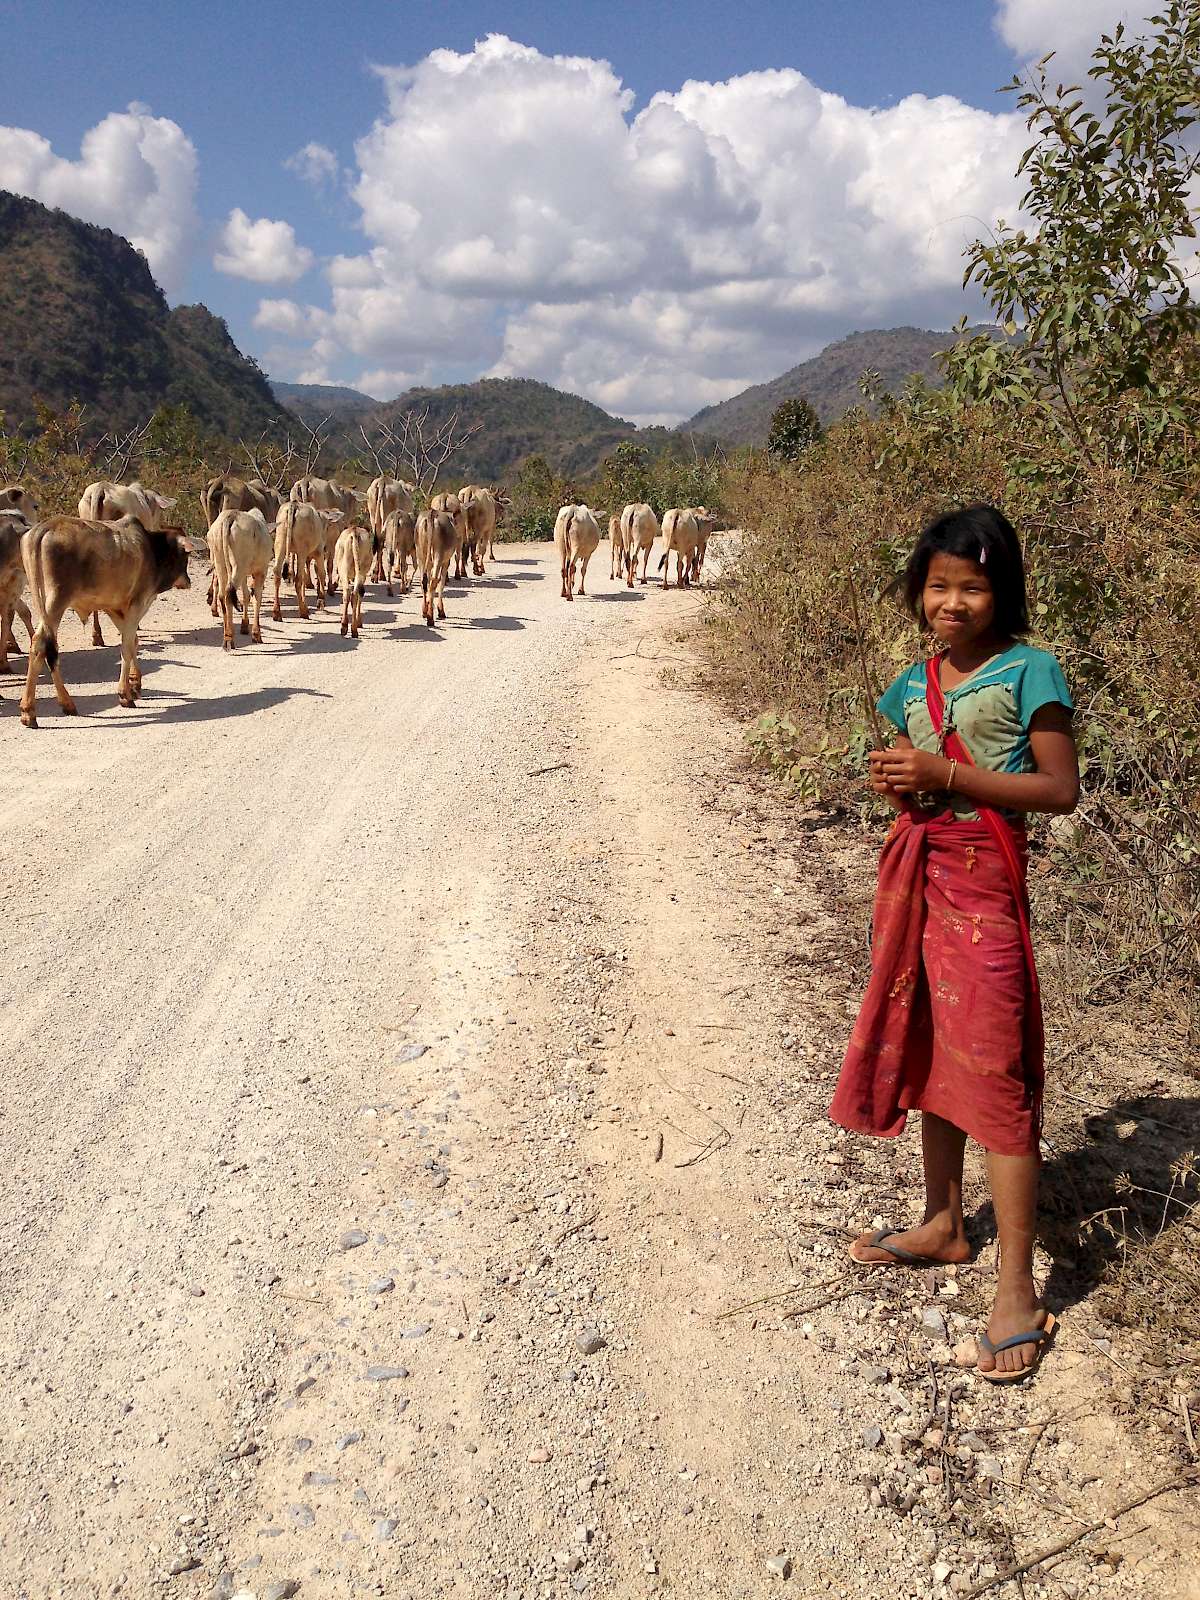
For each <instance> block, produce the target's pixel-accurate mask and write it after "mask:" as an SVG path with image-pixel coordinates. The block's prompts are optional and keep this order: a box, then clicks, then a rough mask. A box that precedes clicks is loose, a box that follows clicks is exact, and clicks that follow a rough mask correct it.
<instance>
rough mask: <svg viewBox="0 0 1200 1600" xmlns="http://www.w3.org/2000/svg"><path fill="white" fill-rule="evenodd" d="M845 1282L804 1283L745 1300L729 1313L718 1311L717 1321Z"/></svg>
mask: <svg viewBox="0 0 1200 1600" xmlns="http://www.w3.org/2000/svg"><path fill="white" fill-rule="evenodd" d="M844 1281H845V1280H844V1279H842V1278H829V1279H827V1280H826V1282H824V1283H802V1284H798V1285H797V1287H796V1288H794V1289H784V1290H782V1291H781V1292H779V1293H776V1294H762V1295H759V1297H758V1299H757V1300H743V1301H742V1303H741V1305H737V1306H730V1308H729V1310H728V1311H718V1312H717V1316H716V1320H717V1321H718V1322H724V1320H725V1318H726V1317H736V1316H737V1315H738V1314H739V1312H742V1311H751V1310H753V1309H754V1307H755V1306H766V1305H771V1304H772V1303H773V1302H774V1301H776V1300H790V1299H792V1298H793V1296H795V1295H798V1294H816V1293H818V1291H819V1290H821V1289H832V1288H833V1287H834V1286H835V1285H836V1284H839V1283H842V1282H844Z"/></svg>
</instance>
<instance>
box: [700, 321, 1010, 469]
mask: <svg viewBox="0 0 1200 1600" xmlns="http://www.w3.org/2000/svg"><path fill="white" fill-rule="evenodd" d="M988 331H990V330H988V329H980V328H972V329H970V330H969V333H970V334H975V333H980V332H988ZM955 337H956V336H955V335H954V334H953V333H949V332H946V331H945V330H943V331H942V332H937V331H935V330H931V329H928V328H873V329H871V330H870V331H869V332H867V333H852V334H849V335H848V336H847V337H846V338H845V339H839V340H838V341H837V342H836V343H835V344H831V345H827V346H826V347H825V349H824V350H822V351H821V353H820V355H816V356H813V357H812V359H811V360H809V361H802V362H801V363H800V365H799V366H797V367H790V368H789V369H788V371H787V372H783V373H781V374H780V375H779V377H778V378H772V379H771V380H770V381H769V382H768V383H757V384H755V385H754V387H753V388H750V389H743V390H742V392H741V394H735V395H733V396H732V397H731V398H730V399H728V400H723V401H721V403H720V404H719V405H715V406H705V407H704V409H703V410H702V411H697V413H696V415H695V416H694V417H691V418H690V419H689V420H688V421H687V422H684V423H681V424H680V428H681V430H682V431H690V430H693V429H699V430H700V431H701V432H703V433H706V434H709V435H711V436H712V437H714V438H717V439H719V440H720V441H721V443H722V444H753V445H765V444H766V442H767V434H768V433H769V432H770V428H771V417H772V415H773V413H774V411H775V408H776V407H777V406H778V405H780V404H781V403H782V402H783V401H784V400H792V399H796V398H797V397H803V398H804V399H805V400H807V401H808V402H809V404H810V405H811V406H812V407H813V408H814V410H815V411H816V413H817V415H818V417H820V419H821V421H822V422H823V423H826V424H828V423H830V422H836V420H837V419H838V417H840V416H843V415H844V414H845V413H846V412H847V411H848V410H849V409H850V407H851V406H856V405H861V404H862V403H863V397H862V395H861V393H860V392H859V387H858V383H859V379H860V378H861V377H862V375H863V373H864V372H867V371H872V370H873V371H875V372H878V374H879V376H880V378H881V379H882V387H883V390H884V391H885V392H886V393H890V394H895V395H898V394H899V393H900V392H901V390H902V389H903V388H904V385H905V383H906V382H907V381H908V379H909V378H911V377H914V376H916V377H921V378H924V379H925V381H926V382H927V383H930V384H932V385H933V386H934V387H935V388H937V387H940V386H941V384H942V382H943V378H942V373H941V369H940V368H939V366H938V364H937V362H936V361H935V360H934V355H935V353H936V352H937V351H938V350H945V349H946V347H947V346H948V345H950V344H952V343H953V342H954V340H955Z"/></svg>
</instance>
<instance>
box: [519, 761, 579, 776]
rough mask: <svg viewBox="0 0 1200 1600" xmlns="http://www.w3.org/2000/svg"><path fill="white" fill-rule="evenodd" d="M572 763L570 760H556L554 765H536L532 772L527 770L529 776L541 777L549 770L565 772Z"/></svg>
mask: <svg viewBox="0 0 1200 1600" xmlns="http://www.w3.org/2000/svg"><path fill="white" fill-rule="evenodd" d="M570 765H571V763H570V762H569V761H556V762H555V763H554V765H553V766H552V767H535V768H534V769H533V771H532V772H527V773H526V774H525V776H526V777H527V778H541V777H543V776H544V775H545V774H546V773H547V772H565V771H566V770H567V768H568V767H569V766H570Z"/></svg>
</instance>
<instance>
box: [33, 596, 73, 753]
mask: <svg viewBox="0 0 1200 1600" xmlns="http://www.w3.org/2000/svg"><path fill="white" fill-rule="evenodd" d="M58 622H59V618H58V617H55V618H54V622H53V627H52V628H51V627H47V625H46V623H45V622H43V623H42V624H41V625H40V626H39V627H38V628H37V629H35V631H34V635H33V638H32V639H31V640H30V642H29V665H28V667H27V668H26V670H25V689H24V692H23V694H22V695H21V722H22V724H23V726H24V727H26V728H36V727H37V681H38V679H39V678H40V677H41V675H42V668H43V667H48V668H49V670H50V676H51V678H52V679H53V680H54V692H55V694H56V695H57V696H58V703H59V705H60V706H61V707H62V714H63V716H64V717H74V716H77V715H78V707H77V706H76V704H75V702H74V700H72V699H71V695H70V692H69V690H68V689H67V686H66V684H65V682H64V681H63V675H62V668H61V667H60V665H59V659H58V639H57V636H56V635H57V629H58Z"/></svg>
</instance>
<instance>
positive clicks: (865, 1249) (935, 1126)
mask: <svg viewBox="0 0 1200 1600" xmlns="http://www.w3.org/2000/svg"><path fill="white" fill-rule="evenodd" d="M966 1143H967V1136H966V1134H965V1133H964V1132H963V1131H962V1129H961V1128H956V1127H955V1126H954V1124H953V1123H952V1122H947V1121H945V1119H944V1118H942V1117H935V1116H934V1115H933V1113H932V1112H931V1111H923V1112H922V1113H921V1154H922V1157H923V1158H924V1162H925V1215H924V1217H923V1219H922V1221H921V1225H920V1227H918V1228H910V1229H909V1230H908V1231H907V1232H906V1233H897V1234H895V1235H893V1237H892V1238H890V1239H889V1240H888V1241H887V1242H888V1244H894V1245H896V1246H897V1247H898V1248H899V1249H901V1250H909V1251H911V1252H912V1254H913V1255H916V1256H928V1257H929V1258H930V1259H931V1260H933V1261H969V1260H970V1259H971V1246H970V1245H969V1244H968V1243H967V1231H966V1226H965V1224H964V1222H963V1209H962V1184H963V1151H964V1149H965V1148H966ZM1008 1159H1010V1160H1011V1159H1013V1158H1012V1157H1009V1158H1008ZM870 1237H871V1235H870V1233H864V1234H862V1235H861V1236H860V1237H859V1238H858V1239H857V1240H855V1243H854V1254H855V1256H856V1257H857V1259H858V1260H859V1261H867V1262H870V1261H879V1262H882V1263H884V1264H885V1265H891V1266H895V1265H896V1264H897V1263H896V1257H895V1256H893V1255H890V1254H889V1253H888V1251H886V1250H879V1249H876V1248H872V1247H871V1246H869V1245H868V1244H867V1240H868V1239H869V1238H870ZM1013 1331H1014V1332H1015V1331H1016V1330H1015V1329H1014V1330H1013Z"/></svg>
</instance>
